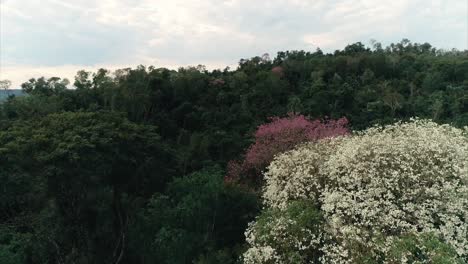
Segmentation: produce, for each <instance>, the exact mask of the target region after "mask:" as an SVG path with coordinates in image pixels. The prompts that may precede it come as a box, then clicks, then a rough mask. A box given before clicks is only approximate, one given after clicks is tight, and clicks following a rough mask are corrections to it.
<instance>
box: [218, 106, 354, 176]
mask: <svg viewBox="0 0 468 264" xmlns="http://www.w3.org/2000/svg"><path fill="white" fill-rule="evenodd" d="M270 119H271V122H270V123H267V124H263V125H261V126H259V127H258V129H257V131H256V132H255V134H254V138H255V142H254V143H253V144H252V145H251V146H250V147H249V148H248V149H247V151H246V153H245V159H244V160H243V161H242V162H237V163H236V166H234V163H230V165H229V166H228V175H227V176H226V177H227V178H229V179H230V180H231V181H234V180H235V179H238V180H241V178H246V177H247V178H252V177H253V178H256V179H250V180H251V181H254V182H257V181H258V180H261V173H262V171H263V170H264V169H265V168H266V166H268V164H269V163H270V162H271V161H272V160H273V157H274V156H275V155H276V154H278V153H282V152H285V151H288V150H291V149H293V148H294V147H295V146H296V145H297V144H300V143H303V142H307V141H315V140H319V139H322V138H327V137H335V136H343V135H347V134H349V130H348V128H347V125H348V120H347V119H346V118H345V117H343V118H340V119H338V120H323V121H322V120H313V121H311V120H309V119H308V118H306V117H305V116H303V115H289V116H288V117H284V118H279V117H273V118H270Z"/></svg>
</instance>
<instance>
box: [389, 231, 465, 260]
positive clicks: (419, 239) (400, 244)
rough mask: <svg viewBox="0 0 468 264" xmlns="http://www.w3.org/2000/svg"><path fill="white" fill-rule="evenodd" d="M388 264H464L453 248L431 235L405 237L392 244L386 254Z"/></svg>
mask: <svg viewBox="0 0 468 264" xmlns="http://www.w3.org/2000/svg"><path fill="white" fill-rule="evenodd" d="M387 258H388V260H387V262H388V263H400V262H403V260H406V263H412V264H417V263H432V264H456V263H460V264H461V263H465V262H463V260H461V259H460V258H458V256H457V252H456V251H455V249H454V248H453V247H451V246H450V245H447V244H446V243H444V242H443V241H441V240H440V239H439V238H438V237H437V236H435V235H433V234H430V233H428V234H421V235H419V236H416V235H406V236H402V237H400V238H398V239H397V240H395V241H394V242H393V245H392V247H391V248H390V250H389V252H388V254H387Z"/></svg>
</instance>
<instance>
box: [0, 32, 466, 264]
mask: <svg viewBox="0 0 468 264" xmlns="http://www.w3.org/2000/svg"><path fill="white" fill-rule="evenodd" d="M22 89H23V93H24V94H23V95H17V96H15V95H10V96H9V97H8V98H7V99H5V100H3V101H2V102H1V103H0V168H1V169H0V181H1V182H2V184H1V188H0V263H8V264H9V263H11V264H13V263H77V264H78V263H79V264H82V263H115V264H117V263H167V264H174V263H175V264H177V263H199V264H202V263H205V264H207V263H242V262H245V263H276V262H274V261H273V260H268V261H270V262H268V261H264V262H262V261H260V260H258V259H257V260H256V257H255V256H254V255H255V254H256V253H255V252H254V251H253V250H252V249H253V248H255V246H258V245H257V244H258V243H260V242H258V241H255V237H256V239H257V240H258V239H259V237H262V235H264V236H266V235H265V232H267V231H266V230H267V228H268V224H269V223H274V222H275V219H279V218H278V217H283V214H286V215H287V217H291V218H292V219H296V220H297V221H296V220H295V221H296V222H300V223H304V225H307V224H309V222H310V224H311V225H312V226H315V224H314V223H315V222H313V221H312V222H311V219H313V220H314V221H315V220H317V219H322V218H323V217H326V216H327V215H332V214H334V213H336V212H335V211H332V209H330V210H329V211H327V210H325V213H323V214H322V213H320V212H318V211H317V210H316V209H314V208H311V209H310V210H309V209H308V208H309V207H310V206H311V205H310V204H308V205H304V204H303V203H301V202H300V201H299V202H297V203H293V206H292V207H288V209H287V210H286V211H278V210H279V209H276V207H278V208H282V207H281V206H280V204H281V202H278V201H277V200H275V199H277V198H278V197H281V195H282V194H281V193H274V192H273V191H272V192H273V193H270V192H269V191H271V190H269V189H268V188H270V187H271V186H272V185H271V184H270V183H271V182H269V183H267V185H265V184H266V183H265V179H264V178H265V177H267V178H268V179H269V180H271V179H277V178H278V177H279V178H281V177H283V176H284V177H286V178H287V177H293V176H290V175H289V174H287V175H283V174H281V172H280V170H279V169H278V170H273V169H271V170H270V173H269V174H265V176H264V174H263V173H264V172H265V170H266V168H267V166H268V165H269V163H270V162H271V161H272V160H273V159H274V156H275V154H277V153H282V152H284V151H288V150H291V149H293V148H294V146H295V145H296V144H298V143H304V142H309V141H317V140H320V139H322V138H327V137H330V136H337V137H341V136H345V135H348V134H351V133H357V134H359V133H364V135H362V134H359V135H360V136H358V137H357V138H356V139H353V140H354V141H353V142H350V143H343V144H354V145H359V146H363V147H362V148H363V149H365V148H366V147H369V146H372V144H370V143H369V142H371V141H366V140H367V137H368V138H372V140H375V142H379V141H381V142H386V141H385V140H387V139H389V138H399V137H400V136H401V135H400V134H398V133H397V132H394V130H395V131H396V130H398V129H400V128H395V129H393V128H391V127H390V128H387V130H384V131H383V132H382V133H383V135H385V136H386V137H384V136H381V138H380V140H379V139H378V138H379V137H378V136H376V135H375V134H373V133H374V132H372V131H368V132H358V131H366V129H367V128H369V127H373V126H383V125H389V124H394V123H395V122H397V121H409V122H410V123H409V124H408V125H406V126H404V125H402V128H401V129H402V130H401V131H407V132H405V133H406V134H405V135H410V136H411V135H413V134H412V132H411V131H413V130H411V129H415V128H413V127H412V126H413V125H414V126H415V125H416V124H419V125H420V126H421V127H423V128H424V129H426V130H421V131H426V132H427V133H426V132H424V133H425V134H424V135H427V137H428V138H429V136H430V135H431V134H433V133H435V134H436V135H447V137H449V136H450V135H452V134H453V135H454V138H457V137H456V135H458V134H457V133H458V132H453V131H455V130H456V129H460V130H461V129H462V128H463V127H464V126H467V125H468V51H457V50H452V51H445V50H438V49H436V48H434V47H432V46H431V45H430V44H428V43H424V44H418V43H412V42H410V41H408V40H403V41H401V42H399V43H394V44H391V45H389V46H387V47H382V45H381V44H379V43H374V44H373V45H372V46H371V47H367V46H365V45H363V44H362V43H360V42H358V43H354V44H350V45H348V46H346V47H345V48H344V49H342V50H337V51H335V52H334V53H324V52H322V51H321V50H320V49H317V50H316V51H314V52H307V51H286V52H278V54H277V55H276V56H275V57H274V58H270V57H269V55H268V54H265V55H262V56H258V57H253V58H250V59H242V60H240V62H239V65H238V67H237V69H235V70H231V69H229V68H226V69H224V70H207V69H206V68H205V67H204V66H201V65H199V66H196V67H186V68H180V69H178V70H170V69H166V68H156V67H153V66H150V67H145V66H138V67H137V68H135V69H131V68H126V69H120V70H117V71H115V72H110V71H108V70H106V69H100V70H98V71H97V72H94V73H92V72H87V71H79V72H78V73H77V75H76V77H75V80H74V81H69V80H66V79H61V78H58V77H53V78H48V79H47V78H38V79H31V80H29V81H28V82H25V83H24V84H22ZM413 117H418V118H421V119H431V120H432V121H433V122H434V123H431V122H429V121H428V122H429V123H425V122H422V121H410V120H411V118H413ZM411 122H413V123H411ZM414 122H415V123H414ZM418 122H419V123H418ZM440 124H449V125H450V127H451V128H453V131H452V130H447V131H448V132H447V131H446V132H440V131H442V130H440V129H442V128H440V129H439V128H437V129H439V130H437V129H436V128H435V127H437V126H438V125H440ZM395 126H397V127H398V125H395ZM392 129H393V130H392ZM431 129H432V130H431ZM444 129H445V128H444ZM386 131H387V132H386ZM388 131H393V132H388ZM398 131H399V130H398ZM408 131H409V132H408ZM431 131H436V132H437V133H436V132H431ZM443 131H445V130H443ZM457 131H458V130H457ZM410 132H411V133H410ZM439 132H440V134H438V133H439ZM392 133H394V134H392ZM402 133H403V132H402ZM366 136H367V137H366ZM410 136H408V137H405V140H407V141H404V140H403V141H402V142H406V143H407V144H412V143H411V142H413V143H414V142H419V141H418V140H419V139H418V138H417V137H410ZM408 138H410V139H411V140H409V139H408ZM423 138H424V137H423ZM431 139H432V140H435V141H437V140H438V139H437V138H434V137H432V138H431ZM369 140H370V139H369ZM457 140H458V141H457ZM441 142H442V140H441ZM443 142H449V143H450V142H451V143H450V144H452V143H453V142H458V143H457V144H461V146H463V144H466V134H465V141H463V139H458V138H457V139H456V140H455V139H453V140H452V139H450V138H448V139H447V140H446V141H443ZM323 144H325V143H323ZM382 144H383V143H382ZM415 144H416V143H415ZM441 144H442V143H441ZM447 144H448V143H447ZM332 145H333V144H332ZM447 146H448V145H447ZM395 148H396V147H395ZM396 149H397V148H396ZM439 149H442V148H439ZM443 149H447V151H449V150H450V148H449V147H447V148H443ZM397 150H398V149H397ZM436 150H437V149H436ZM297 151H299V152H298V154H297V155H299V156H300V155H313V154H310V153H322V152H320V151H325V150H323V149H322V148H321V147H317V146H304V147H303V149H302V150H300V149H299V150H297ZM300 151H302V152H300ZM414 151H416V152H414V153H417V150H414ZM428 151H429V152H430V151H432V149H429V150H428ZM325 152H326V153H328V152H327V151H325ZM325 152H324V153H325ZM452 152H456V151H452ZM301 153H306V154H301ZM307 153H309V154H307ZM340 153H341V152H340ZM343 153H347V152H346V151H345V150H343ZM343 153H342V155H345V154H343ZM375 153H379V152H378V150H376V151H375ZM375 153H374V154H375ZM382 153H383V152H382ZM386 153H387V152H386ZM457 153H462V154H466V153H465V152H462V151H460V152H457ZM291 155H293V154H291ZM325 155H328V154H323V155H322V156H325ZM375 155H377V154H375ZM335 156H336V157H337V158H336V160H337V161H336V162H338V161H340V159H343V160H345V161H346V162H351V161H349V160H350V159H346V157H341V156H339V155H338V154H337V155H335ZM296 158H297V157H296ZM465 158H466V157H465ZM281 159H285V160H288V159H287V157H282V158H281V157H280V158H278V159H275V162H276V163H275V162H274V163H272V165H270V168H275V166H278V167H281V166H282V165H281V164H279V162H280V161H281ZM453 160H456V157H452V158H450V161H453ZM345 161H343V162H342V163H340V164H344V163H346V162H345ZM332 162H335V161H333V160H332V161H330V162H327V163H326V164H331V163H332ZM355 162H359V161H358V160H356V161H355ZM461 162H462V165H463V164H464V165H466V161H465V163H463V160H462V161H461ZM275 164H276V165H275ZM281 168H283V167H281ZM323 170H324V171H327V170H329V171H330V173H329V175H335V174H334V173H338V172H336V171H337V170H332V169H330V167H326V166H325V167H324V168H323ZM375 171H378V169H375ZM463 173H465V174H464V175H466V170H465V171H464V172H463ZM275 177H276V178H275ZM465 180H466V181H465V182H464V183H465V184H467V182H468V179H465ZM278 181H279V180H278ZM337 181H338V182H339V180H337ZM340 184H341V185H340V186H345V184H346V183H340ZM363 184H365V183H363ZM265 186H266V187H265ZM343 188H345V187H343ZM272 190H273V189H272ZM457 190H458V189H457ZM263 192H265V193H263ZM320 192H322V191H320ZM323 192H324V193H326V190H323ZM262 193H263V194H262ZM269 195H270V196H269ZM350 195H351V194H350ZM352 195H355V194H352ZM275 197H276V198H275ZM350 197H351V196H350ZM353 197H354V196H353ZM464 197H465V198H466V194H465V196H464ZM327 201H328V200H327ZM327 201H325V202H327ZM325 202H324V204H326V203H325ZM330 204H331V202H330ZM461 204H462V205H463V203H461ZM330 206H331V205H330ZM265 207H271V208H272V209H271V210H269V211H267V212H266V211H265ZM334 208H337V207H334ZM262 209H263V210H262ZM275 210H276V211H275ZM336 210H338V209H336ZM356 210H357V209H356ZM461 211H462V212H461V214H463V210H461ZM301 212H308V213H307V214H304V213H302V214H301ZM259 215H260V217H259ZM356 217H358V216H356ZM464 217H467V216H466V214H465V216H464ZM255 219H257V221H256V223H257V224H255V225H253V224H249V223H253V221H254V220H255ZM353 219H354V218H353ZM441 219H443V218H441ZM466 220H467V219H465V221H464V222H463V221H462V225H465V227H466ZM301 221H302V222H301ZM304 221H305V222H304ZM317 221H319V220H317ZM320 221H321V220H320ZM440 221H442V220H440ZM262 222H263V224H264V226H263V227H261V228H259V224H258V223H262ZM262 228H263V229H262ZM311 228H312V227H311ZM314 228H315V227H314ZM293 230H295V231H294V232H296V231H297V232H299V230H303V229H301V228H295V229H294V228H293ZM255 232H257V235H256V236H255V235H253V234H254V233H255ZM262 232H263V233H262ZM291 232H292V231H291ZM460 232H461V231H460ZM464 234H465V235H466V230H465V233H464ZM246 236H247V239H248V241H246ZM283 239H285V241H286V240H287V237H286V238H284V237H283ZM402 239H403V238H402ZM411 239H413V240H415V241H416V242H414V243H413V244H417V243H419V242H418V241H419V240H417V239H418V238H413V237H404V239H403V240H401V241H400V240H399V241H400V242H398V243H401V244H402V245H406V244H404V243H409V242H408V241H413V240H411ZM430 239H432V240H430V241H431V244H430V245H432V246H433V247H434V248H437V249H438V250H445V249H446V248H448V247H449V246H447V245H446V244H443V245H442V244H440V243H443V242H444V241H442V242H441V241H439V240H437V239H434V238H433V237H430ZM463 240H464V241H463ZM467 240H468V239H467V238H466V236H465V238H464V239H463V237H462V238H461V242H460V243H461V244H460V243H459V244H457V245H462V246H463V245H465V246H467V245H468V243H466V241H467ZM288 241H289V240H288ZM434 241H436V242H434ZM457 241H460V239H459V240H457ZM423 242H424V241H423ZM423 242H421V243H423ZM256 243H257V244H256ZM261 243H266V242H265V241H261ZM411 243H412V242H411ZM424 243H426V242H424ZM437 243H439V244H437ZM286 244H287V243H286V242H284V241H283V244H281V245H282V246H284V245H286ZM424 245H426V244H424ZM397 249H399V248H398V247H397ZM288 250H289V251H291V250H292V249H291V248H287V249H284V250H283V251H282V252H288ZM450 250H451V249H446V250H445V251H444V254H446V255H450V254H451V255H450V257H453V255H454V254H455V253H453V252H452V251H450ZM358 251H359V252H364V251H365V250H363V249H362V248H360V249H356V252H358ZM455 251H456V252H457V253H458V259H457V261H460V263H465V262H463V261H467V256H468V255H467V253H466V252H468V250H466V251H465V253H463V251H462V250H458V251H457V249H455ZM353 252H354V251H353ZM395 252H397V253H398V252H399V251H395ZM418 252H419V251H418ZM460 252H461V253H460ZM397 253H395V254H397ZM413 253H414V252H413ZM452 253H453V254H452ZM284 254H286V253H284ZM304 254H305V253H304ZM323 254H324V253H323V252H318V251H317V250H315V251H313V252H312V251H310V252H308V253H307V254H305V255H301V256H296V255H294V256H291V258H289V257H288V260H287V261H284V260H283V263H288V262H289V263H309V262H310V263H319V262H318V261H319V259H321V257H322V255H323ZM351 254H354V253H351ZM398 254H399V253H398ZM415 254H416V253H415ZM418 254H419V253H418ZM441 254H442V253H441ZM444 254H442V255H443V256H445V255H444ZM377 255H378V254H377ZM439 255H440V254H439ZM455 255H457V254H455ZM243 256H244V257H243ZM288 256H289V255H288ZM304 256H305V257H304ZM460 257H461V259H460ZM379 258H380V259H379ZM382 258H384V257H382V256H380V255H379V257H375V256H371V257H369V258H367V259H366V258H364V257H362V256H359V257H356V258H355V260H354V262H350V263H400V262H385V261H389V259H390V258H388V259H387V260H385V261H384V260H382ZM371 259H372V261H374V262H372V261H371ZM447 259H449V258H448V257H447ZM447 259H446V260H445V261H446V262H417V261H414V262H411V261H410V262H408V263H455V262H452V260H453V259H452V258H450V260H448V261H447ZM266 260H267V259H266ZM278 263H281V262H278ZM327 263H332V262H327ZM335 263H340V262H335Z"/></svg>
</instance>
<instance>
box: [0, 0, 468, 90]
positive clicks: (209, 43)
mask: <svg viewBox="0 0 468 264" xmlns="http://www.w3.org/2000/svg"><path fill="white" fill-rule="evenodd" d="M0 3H1V5H0V8H1V11H0V23H1V24H0V34H1V35H0V37H1V38H0V66H1V68H0V79H9V80H11V81H12V82H13V87H18V86H19V84H20V83H22V82H25V81H27V80H28V79H29V78H31V77H39V76H42V75H45V76H46V77H51V76H59V77H67V78H70V80H73V76H74V75H75V73H76V71H78V70H80V69H86V70H95V69H97V68H99V67H105V68H109V69H116V68H122V67H129V66H136V65H138V64H144V65H155V66H156V67H170V68H177V67H178V66H187V65H198V64H204V65H206V66H207V67H208V68H210V69H211V68H224V67H226V66H231V67H235V65H236V64H237V62H238V61H239V59H240V58H249V57H252V56H256V55H262V54H264V53H269V54H270V55H271V57H273V56H274V55H275V54H276V52H277V51H280V50H294V49H304V50H311V51H313V50H315V49H316V48H317V47H320V48H321V49H322V50H324V51H328V52H329V51H333V50H335V49H341V48H343V47H344V46H346V44H348V43H353V42H357V41H361V42H363V43H365V44H369V43H370V40H371V39H376V40H378V41H380V42H382V43H383V44H384V45H386V44H388V43H390V42H398V41H400V40H401V39H403V38H408V39H410V40H412V41H413V42H429V43H431V44H432V45H434V46H436V47H438V48H444V49H451V48H457V49H462V50H463V49H467V45H468V44H467V41H468V6H467V5H468V0H336V1H334V0H284V1H280V0H267V1H263V0H225V1H223V0H198V1H197V0H165V1H160V0H98V1H95V0H67V1H62V0H0Z"/></svg>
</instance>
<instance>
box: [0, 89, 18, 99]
mask: <svg viewBox="0 0 468 264" xmlns="http://www.w3.org/2000/svg"><path fill="white" fill-rule="evenodd" d="M22 94H23V91H22V90H21V89H8V90H0V101H3V100H6V99H7V98H8V96H10V95H14V96H18V95H22Z"/></svg>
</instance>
